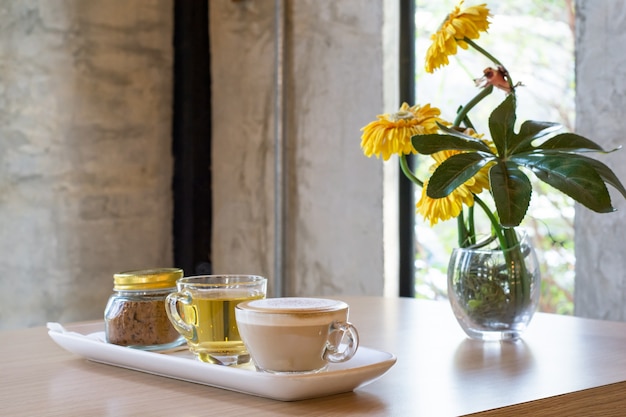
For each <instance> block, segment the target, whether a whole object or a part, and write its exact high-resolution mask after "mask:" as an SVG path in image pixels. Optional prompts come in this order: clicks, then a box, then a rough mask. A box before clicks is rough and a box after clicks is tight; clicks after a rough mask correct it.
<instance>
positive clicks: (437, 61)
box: [426, 0, 490, 72]
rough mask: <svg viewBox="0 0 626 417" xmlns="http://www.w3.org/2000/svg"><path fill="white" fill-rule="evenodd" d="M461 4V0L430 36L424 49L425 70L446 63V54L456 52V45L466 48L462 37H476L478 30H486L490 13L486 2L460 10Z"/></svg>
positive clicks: (477, 36) (432, 69)
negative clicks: (430, 42)
mask: <svg viewBox="0 0 626 417" xmlns="http://www.w3.org/2000/svg"><path fill="white" fill-rule="evenodd" d="M462 5H463V0H461V2H459V4H458V5H457V6H456V7H455V8H454V10H453V11H452V13H450V14H449V15H448V16H447V17H446V19H445V20H444V22H443V23H442V24H441V26H440V27H439V30H438V31H437V32H436V33H434V34H433V35H432V36H431V37H430V39H431V40H432V44H431V45H430V47H429V48H428V51H426V72H433V71H434V70H436V69H437V68H439V67H442V66H444V65H448V63H449V61H448V56H450V55H455V54H456V52H457V45H458V46H459V47H461V48H463V49H467V43H466V42H464V41H463V39H465V38H468V39H478V38H479V37H480V32H486V31H487V29H488V28H489V21H488V20H487V19H488V17H489V16H490V14H489V9H488V8H487V5H486V4H481V5H478V6H471V7H468V8H466V9H463V10H461V6H462Z"/></svg>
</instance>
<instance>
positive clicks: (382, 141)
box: [361, 103, 446, 161]
mask: <svg viewBox="0 0 626 417" xmlns="http://www.w3.org/2000/svg"><path fill="white" fill-rule="evenodd" d="M440 113H441V111H440V110H439V109H438V108H436V107H430V105H429V104H426V105H424V106H418V105H415V106H412V107H409V105H408V104H407V103H403V104H402V106H401V107H400V109H399V110H398V111H397V112H396V113H392V114H382V115H379V116H377V120H375V121H373V122H371V123H369V124H367V125H366V126H365V127H363V128H362V129H361V131H362V132H363V134H362V135H361V149H363V153H364V154H365V156H367V157H371V156H372V155H375V156H376V157H377V158H379V157H381V156H382V158H383V160H385V161H386V160H388V159H389V158H390V157H391V155H394V154H396V155H408V154H411V153H413V154H415V153H417V151H416V150H415V148H413V144H412V143H411V137H412V136H414V135H424V134H429V133H436V132H437V129H438V126H437V122H439V123H446V122H445V121H444V120H442V119H440V118H439V114H440Z"/></svg>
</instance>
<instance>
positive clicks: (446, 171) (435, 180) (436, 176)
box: [426, 152, 493, 198]
mask: <svg viewBox="0 0 626 417" xmlns="http://www.w3.org/2000/svg"><path fill="white" fill-rule="evenodd" d="M491 160H493V158H485V157H483V156H481V155H480V154H478V153H474V152H471V153H461V154H457V155H453V156H451V157H450V158H448V159H446V160H445V161H443V162H442V164H441V165H439V166H438V167H437V169H436V170H435V172H433V174H432V176H431V177H430V179H429V180H428V187H427V188H426V194H427V195H428V196H429V197H430V198H443V197H447V196H448V195H449V194H450V193H451V192H452V191H454V190H455V189H456V188H457V187H459V186H460V185H462V184H464V183H465V182H466V181H467V180H469V179H470V178H472V177H473V176H474V175H476V173H477V172H478V171H480V169H481V168H482V167H484V166H485V165H486V164H487V163H489V162H490V161H491Z"/></svg>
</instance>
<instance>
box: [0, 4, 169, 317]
mask: <svg viewBox="0 0 626 417" xmlns="http://www.w3.org/2000/svg"><path fill="white" fill-rule="evenodd" d="M172 7H173V6H172V0H134V1H126V0H107V1H97V0H45V1H36V0H20V1H13V0H1V1H0V253H1V254H2V255H0V270H1V271H2V273H1V274H0V288H2V291H1V292H0V328H10V327H17V326H27V325H35V324H42V323H45V322H46V321H48V320H52V321H54V320H59V321H71V320H83V319H93V318H101V317H102V314H103V310H104V305H105V303H106V300H107V297H108V295H109V293H110V291H111V287H112V274H113V273H115V272H117V271H120V270H124V269H130V268H145V267H154V266H169V265H171V262H172V249H171V240H172V238H171V230H170V229H171V215H172V202H171V201H172V198H171V191H170V188H171V176H172V157H171V154H170V149H171V122H170V120H171V104H172V97H171V94H172V91H171V90H172V85H171V79H172V24H173V22H172Z"/></svg>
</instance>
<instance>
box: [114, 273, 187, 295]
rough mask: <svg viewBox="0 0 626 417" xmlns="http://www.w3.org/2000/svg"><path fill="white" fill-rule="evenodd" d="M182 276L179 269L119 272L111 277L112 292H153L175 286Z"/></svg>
mask: <svg viewBox="0 0 626 417" xmlns="http://www.w3.org/2000/svg"><path fill="white" fill-rule="evenodd" d="M182 276H183V270H182V269H180V268H155V269H140V270H136V271H125V272H119V273H117V274H115V275H113V289H114V290H118V291H119V290H153V289H159V288H171V287H175V286H176V280H177V279H179V278H181V277H182Z"/></svg>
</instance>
